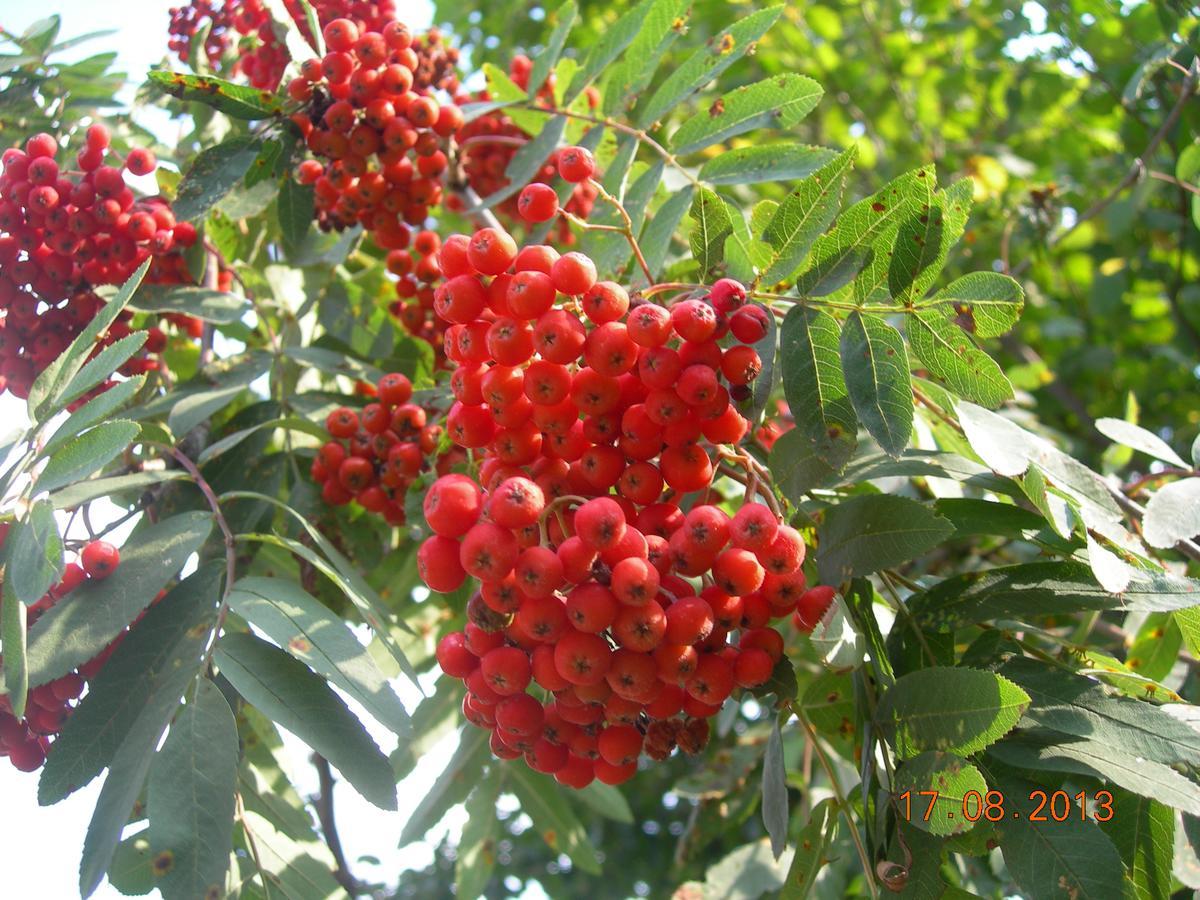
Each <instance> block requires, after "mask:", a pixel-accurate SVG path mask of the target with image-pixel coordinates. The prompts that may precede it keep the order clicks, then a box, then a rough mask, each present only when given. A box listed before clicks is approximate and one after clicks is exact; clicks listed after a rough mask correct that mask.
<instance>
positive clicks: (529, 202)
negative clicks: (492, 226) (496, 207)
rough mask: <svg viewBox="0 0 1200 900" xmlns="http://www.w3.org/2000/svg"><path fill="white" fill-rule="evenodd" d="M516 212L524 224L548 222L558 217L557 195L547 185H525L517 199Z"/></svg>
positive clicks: (537, 183) (536, 183)
mask: <svg viewBox="0 0 1200 900" xmlns="http://www.w3.org/2000/svg"><path fill="white" fill-rule="evenodd" d="M517 211H518V212H519V213H520V214H521V218H522V219H524V220H525V221H526V222H548V221H549V220H550V219H553V218H554V217H555V216H556V215H558V194H556V193H555V192H554V188H552V187H550V185H548V184H541V183H540V182H534V183H533V184H529V185H526V186H525V187H524V188H523V189H522V190H521V194H520V196H519V197H517Z"/></svg>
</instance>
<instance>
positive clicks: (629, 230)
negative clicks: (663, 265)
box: [588, 178, 654, 284]
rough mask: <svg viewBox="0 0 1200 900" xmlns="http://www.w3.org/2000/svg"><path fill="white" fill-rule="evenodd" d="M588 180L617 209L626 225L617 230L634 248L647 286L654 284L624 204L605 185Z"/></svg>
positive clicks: (591, 179)
mask: <svg viewBox="0 0 1200 900" xmlns="http://www.w3.org/2000/svg"><path fill="white" fill-rule="evenodd" d="M588 180H589V181H590V182H591V185H592V187H594V188H595V189H596V193H598V194H599V195H600V196H601V197H603V198H604V199H605V200H607V201H608V202H609V203H611V204H612V205H613V206H614V207H615V208H616V210H617V213H618V214H619V215H620V216H621V220H622V221H623V222H624V223H625V227H624V228H619V229H617V230H618V231H620V232H621V233H622V234H624V235H625V239H626V240H627V241H629V246H630V247H631V248H633V255H634V256H635V257H637V261H638V265H639V266H641V267H642V274H644V275H645V276H646V284H654V275H653V273H652V272H651V271H650V266H649V265H648V264H647V263H646V257H645V256H644V255H643V254H642V248H641V247H640V246H638V242H637V238H636V237H635V236H634V234H633V219H631V218H629V211H628V210H626V209H625V206H624V204H622V203H621V201H620V200H618V199H617V198H616V197H614V196H613V195H612V194H610V193H609V192H608V191H606V190H605V189H604V185H602V184H601V183H600V182H599V181H597V180H596V179H594V178H590V179H588Z"/></svg>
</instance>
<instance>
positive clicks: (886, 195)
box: [796, 168, 934, 296]
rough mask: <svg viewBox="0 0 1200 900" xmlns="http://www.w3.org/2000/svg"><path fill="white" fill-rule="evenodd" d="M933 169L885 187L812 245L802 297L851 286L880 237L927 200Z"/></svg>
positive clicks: (802, 277) (799, 281)
mask: <svg viewBox="0 0 1200 900" xmlns="http://www.w3.org/2000/svg"><path fill="white" fill-rule="evenodd" d="M933 178H934V173H933V169H932V168H929V169H916V170H914V171H912V172H907V173H905V174H903V175H901V176H900V177H899V178H896V179H895V180H893V181H891V182H889V183H888V184H886V185H884V186H883V188H881V189H880V190H879V191H877V192H876V193H874V194H872V195H871V196H870V197H867V198H866V199H865V200H860V201H859V202H858V203H855V204H854V205H853V206H851V207H850V208H849V209H847V210H846V211H845V212H843V213H842V214H841V215H839V216H838V218H837V222H836V223H835V224H834V226H833V228H831V229H830V230H829V231H828V232H826V233H825V234H823V235H821V237H819V238H818V239H817V241H816V242H815V243H814V244H813V248H812V253H811V255H810V256H809V259H810V260H811V262H810V264H809V267H808V268H807V269H806V270H805V271H804V272H803V273H802V274H801V275H800V277H799V278H797V280H796V293H797V294H800V295H801V296H823V295H825V294H829V293H832V292H833V291H835V290H837V289H838V288H840V287H842V286H843V285H845V284H847V283H849V282H850V280H851V279H852V278H853V277H854V276H855V275H856V274H857V273H858V271H859V270H860V269H861V268H862V267H863V266H864V265H865V264H866V263H867V262H869V261H870V260H871V259H872V247H873V246H874V244H875V242H876V239H877V238H879V236H880V235H882V234H884V233H885V232H887V230H888V229H889V228H891V227H893V226H894V225H895V224H896V223H897V222H903V221H904V220H905V218H906V217H907V216H908V215H909V213H911V212H912V210H913V207H914V203H915V201H916V200H917V199H919V198H921V197H923V196H928V194H929V190H930V188H929V185H931V184H932V180H933Z"/></svg>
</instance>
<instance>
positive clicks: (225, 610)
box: [171, 447, 237, 672]
mask: <svg viewBox="0 0 1200 900" xmlns="http://www.w3.org/2000/svg"><path fill="white" fill-rule="evenodd" d="M171 456H173V457H174V458H175V459H176V461H178V463H179V464H180V465H181V466H183V468H184V469H185V470H186V471H187V473H188V474H189V475H191V476H192V480H193V481H194V482H195V483H196V487H198V488H199V489H200V493H201V494H203V495H204V499H205V500H206V501H207V502H208V505H209V508H210V509H212V514H213V519H215V520H216V523H217V527H218V528H220V529H221V536H222V537H223V538H224V541H225V587H224V589H223V590H222V591H221V606H220V608H219V609H218V610H217V621H216V624H214V625H213V630H212V636H211V639H210V640H209V644H208V647H207V648H206V649H205V651H204V659H203V661H202V662H201V665H200V671H201V672H204V671H207V669H208V666H209V663H211V662H212V656H213V653H214V652H215V651H216V649H217V640H218V638H220V636H221V629H222V628H223V627H224V626H225V619H226V617H227V616H228V615H229V595H230V593H231V592H232V591H233V581H234V579H235V578H236V577H237V545H236V542H235V541H234V537H233V529H231V528H230V527H229V520H228V519H226V518H225V514H224V513H223V512H221V503H220V501H219V500H218V499H217V495H216V493H215V492H214V491H213V489H212V485H210V484H209V483H208V481H207V480H206V479H205V477H204V476H203V475H202V474H200V469H199V468H197V467H196V464H195V463H194V462H192V461H191V460H190V459H189V458H188V457H187V455H186V454H185V453H183V451H181V450H180V449H179V448H177V447H172V448H171Z"/></svg>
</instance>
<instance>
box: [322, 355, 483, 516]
mask: <svg viewBox="0 0 1200 900" xmlns="http://www.w3.org/2000/svg"><path fill="white" fill-rule="evenodd" d="M412 395H413V389H412V382H410V381H409V380H408V378H406V377H405V376H404V375H401V374H399V373H392V374H390V375H384V376H383V378H381V379H380V380H379V384H378V385H377V386H376V387H375V389H374V399H373V401H372V402H371V403H368V404H367V405H366V406H364V407H363V408H362V409H361V410H359V411H357V412H356V411H355V410H353V409H351V408H350V407H348V406H339V407H338V408H337V409H335V410H334V411H333V412H331V413H330V414H329V415H328V417H327V418H326V419H325V429H326V430H327V431H328V432H329V436H330V438H331V440H329V441H327V442H326V443H325V444H324V445H323V446H322V447H321V449H320V451H319V453H318V454H317V456H316V458H315V459H314V460H313V463H312V467H311V469H310V470H309V471H310V474H311V476H312V478H313V480H314V481H316V482H317V483H318V484H320V485H321V497H322V498H323V499H324V500H325V502H326V503H329V504H331V505H333V506H343V505H345V504H347V503H350V502H351V501H355V502H357V503H358V505H359V506H361V507H362V508H363V509H365V510H368V511H369V512H373V513H378V514H379V515H382V516H383V517H384V519H385V520H386V521H387V522H388V523H389V524H391V525H403V524H404V493H405V491H407V490H408V486H409V485H410V484H411V483H412V482H413V481H414V480H415V479H416V478H417V477H418V476H419V475H420V474H421V472H422V470H423V469H425V468H426V460H427V459H429V458H430V457H433V456H434V455H435V454H436V452H437V449H438V443H439V442H440V440H441V436H442V428H441V426H440V425H436V424H430V423H429V421H428V414H427V413H426V411H425V409H424V408H422V407H421V406H419V405H417V404H416V403H413V402H411V401H412ZM459 455H461V454H451V455H447V456H444V457H442V458H439V461H438V464H439V466H442V467H445V468H448V467H449V466H450V465H451V464H452V463H453V462H454V461H455V459H456V456H459Z"/></svg>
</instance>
